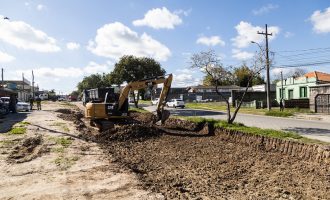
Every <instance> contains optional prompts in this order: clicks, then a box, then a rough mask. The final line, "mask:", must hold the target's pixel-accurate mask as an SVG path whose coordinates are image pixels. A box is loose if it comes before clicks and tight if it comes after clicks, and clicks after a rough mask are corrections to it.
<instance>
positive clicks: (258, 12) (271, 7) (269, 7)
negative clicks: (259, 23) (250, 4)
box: [252, 4, 279, 15]
mask: <svg viewBox="0 0 330 200" xmlns="http://www.w3.org/2000/svg"><path fill="white" fill-rule="evenodd" d="M278 7H279V6H278V5H274V4H267V5H265V6H262V7H261V8H259V9H256V10H253V11H252V13H253V14H254V15H262V14H266V13H268V12H270V11H271V10H274V9H277V8H278Z"/></svg>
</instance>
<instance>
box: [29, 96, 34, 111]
mask: <svg viewBox="0 0 330 200" xmlns="http://www.w3.org/2000/svg"><path fill="white" fill-rule="evenodd" d="M33 101H34V99H33V97H32V96H30V99H29V102H30V110H33Z"/></svg>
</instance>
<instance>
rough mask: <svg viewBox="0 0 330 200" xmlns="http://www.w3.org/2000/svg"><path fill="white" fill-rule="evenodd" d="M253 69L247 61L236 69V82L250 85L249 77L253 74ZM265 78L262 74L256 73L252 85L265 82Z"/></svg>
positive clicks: (243, 85)
mask: <svg viewBox="0 0 330 200" xmlns="http://www.w3.org/2000/svg"><path fill="white" fill-rule="evenodd" d="M251 73H253V72H252V69H250V68H249V67H248V66H247V65H246V64H245V63H244V64H243V65H242V66H241V67H238V68H235V69H234V76H235V84H236V85H239V86H241V87H245V86H247V85H248V82H249V78H250V76H251ZM264 83H265V80H264V79H263V78H262V77H261V76H260V74H256V75H255V76H254V77H253V79H252V82H251V84H250V85H260V84H264Z"/></svg>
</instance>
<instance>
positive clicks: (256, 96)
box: [232, 90, 277, 107]
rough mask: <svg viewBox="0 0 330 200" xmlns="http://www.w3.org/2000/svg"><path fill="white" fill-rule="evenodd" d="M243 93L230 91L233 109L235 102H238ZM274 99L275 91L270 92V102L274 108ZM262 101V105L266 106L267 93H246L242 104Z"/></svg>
mask: <svg viewBox="0 0 330 200" xmlns="http://www.w3.org/2000/svg"><path fill="white" fill-rule="evenodd" d="M243 93H244V92H242V91H237V90H233V91H232V99H233V101H232V106H234V107H235V101H236V100H239V99H240V97H241V95H243ZM275 97H276V92H275V91H271V92H270V99H271V101H272V106H276V105H277V103H276V101H275ZM254 100H257V101H263V102H264V105H265V106H267V93H266V92H251V91H248V92H247V93H246V94H245V96H244V100H243V102H248V101H254Z"/></svg>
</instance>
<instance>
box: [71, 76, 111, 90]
mask: <svg viewBox="0 0 330 200" xmlns="http://www.w3.org/2000/svg"><path fill="white" fill-rule="evenodd" d="M109 86H111V85H110V84H109V83H108V82H106V81H105V74H92V75H90V76H85V77H84V79H83V80H82V81H81V82H79V83H78V85H77V87H78V92H79V93H81V92H82V91H83V90H84V89H92V88H100V87H109Z"/></svg>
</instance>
